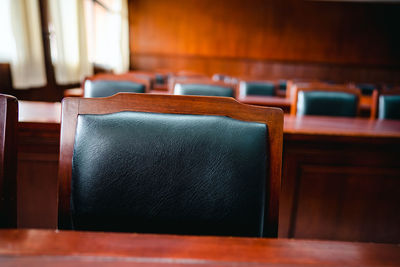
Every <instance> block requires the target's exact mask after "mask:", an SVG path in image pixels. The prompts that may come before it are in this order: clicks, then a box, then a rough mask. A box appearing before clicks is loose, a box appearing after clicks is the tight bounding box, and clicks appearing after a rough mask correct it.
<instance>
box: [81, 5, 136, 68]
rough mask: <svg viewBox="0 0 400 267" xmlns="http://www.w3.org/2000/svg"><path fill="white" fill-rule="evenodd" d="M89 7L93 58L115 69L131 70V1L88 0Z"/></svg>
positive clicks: (90, 41) (88, 26) (94, 60)
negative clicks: (129, 18)
mask: <svg viewBox="0 0 400 267" xmlns="http://www.w3.org/2000/svg"><path fill="white" fill-rule="evenodd" d="M99 3H101V4H99ZM85 11H86V15H87V20H86V21H87V25H86V26H87V32H88V43H89V47H90V49H89V57H90V60H91V61H92V62H94V63H97V64H99V65H102V66H104V67H107V68H109V69H112V70H113V71H114V72H115V73H123V72H126V71H128V69H129V26H128V23H129V22H128V1H127V0H99V1H98V2H93V0H86V4H85Z"/></svg>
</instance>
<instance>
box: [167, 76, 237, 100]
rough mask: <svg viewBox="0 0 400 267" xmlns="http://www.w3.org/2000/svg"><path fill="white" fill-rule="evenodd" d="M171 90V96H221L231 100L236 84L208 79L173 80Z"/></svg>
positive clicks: (235, 93) (235, 91) (235, 90)
mask: <svg viewBox="0 0 400 267" xmlns="http://www.w3.org/2000/svg"><path fill="white" fill-rule="evenodd" d="M172 88H173V89H172V90H173V91H172V94H174V95H198V96H220V97H221V96H222V97H233V98H235V97H236V95H237V86H236V84H229V83H225V82H218V81H213V80H211V79H209V78H207V79H205V78H186V79H173V80H172Z"/></svg>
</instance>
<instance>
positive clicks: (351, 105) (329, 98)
mask: <svg viewBox="0 0 400 267" xmlns="http://www.w3.org/2000/svg"><path fill="white" fill-rule="evenodd" d="M297 115H321V116H344V117H355V116H356V115H357V97H356V95H354V94H349V93H344V92H326V91H300V92H299V93H298V99H297Z"/></svg>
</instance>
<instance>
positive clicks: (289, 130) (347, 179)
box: [18, 102, 400, 243]
mask: <svg viewBox="0 0 400 267" xmlns="http://www.w3.org/2000/svg"><path fill="white" fill-rule="evenodd" d="M25 104H27V103H26V102H21V104H20V106H24V105H25ZM29 104H30V105H37V106H38V108H40V106H42V108H43V106H46V105H45V104H44V103H40V102H35V103H29ZM57 105H59V104H57ZM32 107H33V106H32ZM48 107H50V108H49V110H52V109H53V108H52V105H49V106H48ZM20 110H21V111H22V110H25V111H29V110H28V109H24V108H21V107H20ZM34 110H35V109H31V110H30V111H29V112H30V113H34ZM50 113H51V112H49V113H48V114H49V115H47V116H48V117H50V119H49V120H50V121H51V120H52V119H51V118H52V117H53V116H52V115H50ZM21 117H24V116H23V114H21ZM31 117H32V118H34V116H33V114H31ZM40 119H41V120H42V119H43V118H41V117H40ZM59 127H60V124H59V123H34V122H32V121H31V122H27V121H26V122H20V130H19V139H20V145H19V152H20V153H19V154H20V155H19V168H18V173H19V181H23V182H22V183H20V184H19V186H18V188H19V191H18V192H19V193H20V192H23V193H22V194H19V195H18V197H19V202H18V211H19V226H21V227H44V228H56V226H57V207H56V205H55V203H56V199H57V197H56V193H57V185H56V181H57V179H56V177H57V169H58V168H57V166H58V151H59V150H58V146H59V137H60V136H59V135H60V131H59ZM283 138H284V140H283V144H284V153H283V165H284V167H283V173H282V191H281V198H280V210H279V213H280V220H279V236H280V237H294V238H307V239H309V238H311V239H335V240H349V241H368V242H371V241H373V242H386V243H387V242H391V243H399V242H400V228H399V227H398V225H400V218H399V216H400V211H399V208H400V205H399V204H398V203H400V199H399V197H400V191H399V190H400V184H399V183H400V181H399V179H398V178H399V177H400V163H399V161H398V159H399V158H400V146H399V143H400V122H399V121H390V120H369V119H364V118H335V117H320V116H303V117H296V116H290V115H285V116H284V134H283ZM21 151H22V152H23V153H22V155H21ZM318 203H320V204H318ZM38 214H39V215H38Z"/></svg>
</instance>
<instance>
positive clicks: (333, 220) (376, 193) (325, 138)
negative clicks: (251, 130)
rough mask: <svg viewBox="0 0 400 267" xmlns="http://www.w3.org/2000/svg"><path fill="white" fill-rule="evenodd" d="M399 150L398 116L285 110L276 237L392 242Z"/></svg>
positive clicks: (399, 237)
mask: <svg viewBox="0 0 400 267" xmlns="http://www.w3.org/2000/svg"><path fill="white" fill-rule="evenodd" d="M383 129H385V130H383ZM399 156H400V122H395V121H385V120H375V121H371V120H369V119H349V118H332V119H328V118H327V117H312V116H305V117H304V118H302V117H297V118H296V117H292V116H290V117H285V135H284V155H283V157H284V165H283V174H282V181H283V183H282V191H281V199H280V205H281V206H280V224H279V236H280V237H290V238H313V239H328V240H347V241H362V242H381V243H398V242H399V241H400V231H399V228H398V225H399V224H400V215H399V214H400V205H399V203H400V189H399V188H400V179H399V178H400V164H399V162H398V160H397V159H398V158H399Z"/></svg>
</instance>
